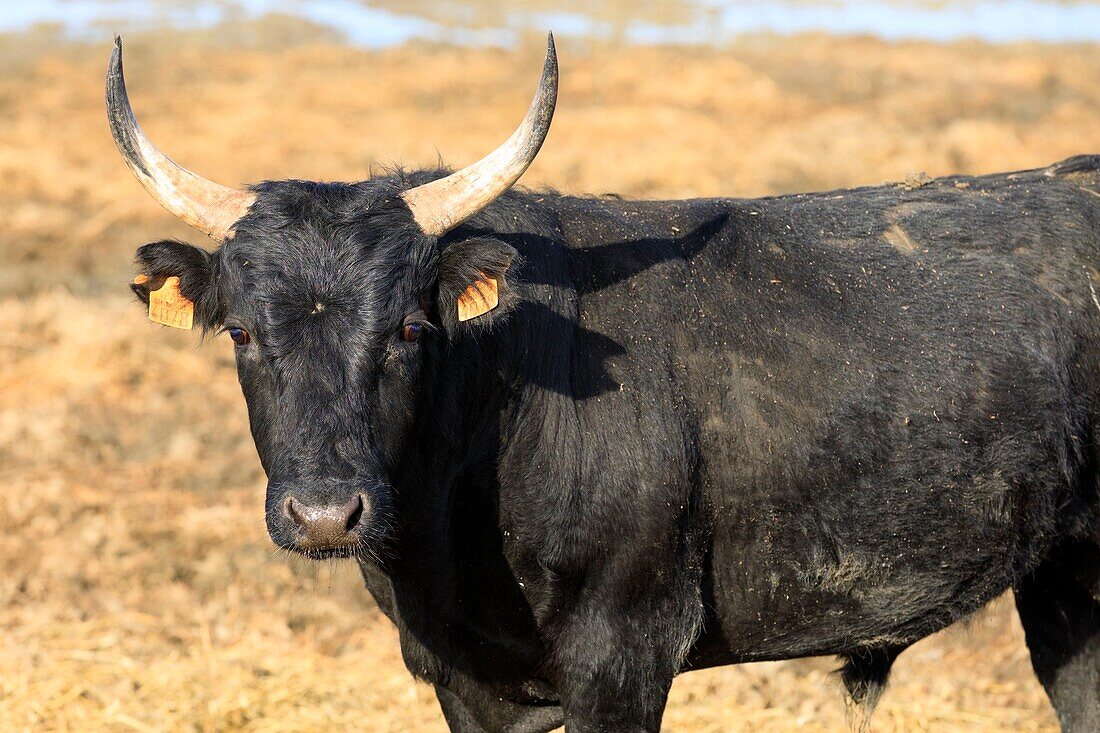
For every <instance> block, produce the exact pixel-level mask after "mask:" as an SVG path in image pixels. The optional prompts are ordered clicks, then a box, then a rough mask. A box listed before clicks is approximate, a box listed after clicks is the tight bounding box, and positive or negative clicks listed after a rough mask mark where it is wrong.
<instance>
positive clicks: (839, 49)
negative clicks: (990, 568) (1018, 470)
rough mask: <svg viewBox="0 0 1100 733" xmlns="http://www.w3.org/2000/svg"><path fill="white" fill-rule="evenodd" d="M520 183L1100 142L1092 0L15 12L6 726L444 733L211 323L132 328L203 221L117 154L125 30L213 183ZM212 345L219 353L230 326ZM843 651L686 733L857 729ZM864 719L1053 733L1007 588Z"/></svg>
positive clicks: (621, 188)
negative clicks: (557, 72) (285, 536)
mask: <svg viewBox="0 0 1100 733" xmlns="http://www.w3.org/2000/svg"><path fill="white" fill-rule="evenodd" d="M547 28H552V29H553V30H554V31H555V34H556V36H557V40H558V51H559V55H560V59H561V72H562V77H561V79H562V81H561V94H560V98H559V105H558V113H557V116H556V118H555V122H554V129H553V130H552V131H551V133H550V137H549V140H548V142H547V144H546V146H545V147H544V148H543V151H542V153H541V155H540V157H539V159H538V161H537V162H536V164H535V165H534V166H533V168H532V169H531V171H530V172H529V173H528V174H527V176H526V177H525V178H524V180H523V184H524V185H526V186H530V187H537V186H540V185H548V186H553V187H556V188H558V189H560V190H562V191H564V192H568V193H580V192H589V193H605V192H611V191H614V192H618V193H621V194H623V195H626V196H631V197H689V196H712V195H727V196H762V195H770V194H780V193H785V192H792V191H803V190H812V189H829V188H835V187H841V186H855V185H863V184H876V183H883V182H888V181H905V180H907V179H912V178H919V177H920V176H921V175H929V176H936V175H942V174H948V173H971V174H977V173H986V172H994V171H1000V170H1006V169H1018V168H1026V167H1035V166H1043V165H1047V164H1049V163H1052V162H1054V161H1056V160H1059V159H1061V158H1065V157H1067V156H1069V155H1072V154H1075V153H1085V152H1088V153H1098V152H1100V53H1097V51H1098V44H1100V3H1095V2H1077V1H1074V0H1062V1H1055V0H1008V1H1006V2H994V1H993V0H937V1H936V2H913V1H908V0H869V1H863V0H832V1H830V0H823V1H822V2H801V1H798V0H781V1H780V2H763V1H762V0H761V1H757V0H744V1H742V2H736V1H730V2H723V1H722V0H665V1H664V2H633V1H630V0H583V1H582V0H530V2H526V3H514V2H509V3H505V2H493V1H490V0H452V1H451V2H442V1H438V2H437V1H434V0H408V1H406V2H401V1H399V0H378V1H376V2H357V1H356V0H319V1H318V2H308V3H307V2H292V1H289V0H282V1H280V0H237V1H232V0H227V1H225V2H219V1H217V0H201V1H199V2H182V1H177V2H171V1H166V2H143V1H141V0H36V2H33V3H14V2H5V3H3V4H2V5H0V632H2V633H0V660H3V661H2V662H0V730H4V731H9V730H10V731H20V730H27V731H31V730H33V731H39V730H77V731H108V730H109V731H125V730H138V731H162V730H165V731H167V730H171V731H178V730H183V731H222V730H247V731H312V730H322V729H325V730H346V729H352V728H356V729H361V730H370V731H437V732H439V731H443V730H445V726H444V724H443V720H442V717H441V716H440V714H439V712H438V709H437V707H436V705H435V702H434V698H433V696H432V694H431V692H430V690H429V689H428V688H426V687H424V686H421V685H416V684H414V683H413V682H412V681H411V679H410V677H409V675H408V673H407V672H406V671H405V669H404V667H403V665H402V663H401V660H400V655H399V651H398V647H397V642H396V635H395V633H394V631H393V630H392V628H391V627H390V625H389V623H388V622H386V621H385V620H384V619H382V618H381V617H380V614H379V613H378V612H377V611H376V610H375V608H374V607H373V605H372V603H371V601H370V600H369V598H368V596H367V594H366V592H365V591H364V590H363V589H362V583H361V581H360V579H359V577H358V572H357V571H356V570H355V569H354V568H353V567H351V566H349V565H348V564H346V563H337V562H334V563H329V564H311V563H307V562H305V561H295V560H288V559H287V558H286V557H283V556H276V555H275V553H274V552H273V548H272V545H271V544H270V542H269V540H268V538H267V535H266V532H265V530H264V524H263V493H264V479H263V476H262V473H261V471H260V468H259V465H258V462H257V460H256V457H255V453H254V449H253V446H252V441H251V438H250V437H249V435H248V428H247V420H246V415H245V409H244V403H243V399H242V398H241V396H240V392H239V388H238V386H237V384H236V378H235V374H234V370H233V360H232V347H231V345H230V343H229V342H228V340H227V339H225V337H217V338H215V337H211V338H209V339H207V340H206V342H205V343H200V341H201V339H200V338H199V336H198V335H197V334H190V333H183V332H179V331H173V330H168V329H162V328H160V327H158V326H154V325H152V324H150V323H149V322H148V321H147V320H146V318H145V317H144V314H143V313H142V309H141V308H140V307H139V306H138V305H136V304H135V303H134V302H132V299H131V298H130V297H129V294H128V291H127V288H126V284H127V282H128V281H129V280H130V278H131V277H132V276H133V274H134V273H133V271H132V269H131V261H132V257H133V251H134V249H135V248H136V247H137V246H139V245H140V244H142V243H144V242H147V241H150V240H153V239H159V238H163V237H179V238H185V239H188V240H190V241H192V242H194V243H196V244H202V245H205V246H210V244H211V243H210V242H208V241H206V240H204V239H203V238H202V237H201V236H200V235H197V234H195V233H193V232H192V231H191V230H189V229H187V228H185V227H184V226H183V225H182V224H179V223H178V222H176V221H175V220H174V219H173V218H172V217H171V216H169V215H168V214H167V213H165V212H163V211H162V210H160V209H159V208H158V207H157V205H156V204H155V203H153V201H152V200H151V199H150V198H149V197H148V196H147V195H146V194H145V193H144V192H143V191H142V189H141V188H140V186H139V185H138V183H137V182H136V181H135V180H134V179H133V178H132V177H131V175H130V174H129V172H128V171H127V170H126V168H125V167H124V165H123V164H122V162H121V160H120V158H119V157H118V154H117V152H116V150H115V148H114V145H113V143H112V141H111V138H110V135H109V133H108V130H107V125H106V121H105V116H104V112H103V102H102V94H103V92H102V88H103V73H104V68H105V65H106V62H107V57H108V55H109V52H110V47H111V37H112V34H113V33H115V32H123V33H124V34H125V35H126V39H127V57H126V58H127V72H128V73H127V77H128V81H129V85H130V93H131V97H132V99H133V102H134V105H135V108H136V110H137V112H138V115H139V117H140V118H141V120H142V122H143V124H144V126H145V129H146V130H147V132H148V133H149V134H150V136H151V137H152V138H153V139H154V140H155V141H156V142H157V144H158V145H160V146H161V147H162V148H163V149H164V150H165V151H166V152H167V153H168V154H169V155H171V156H172V157H173V158H175V159H176V160H177V161H179V162H181V163H182V164H184V165H186V166H188V167H190V168H193V169H194V170H196V171H198V172H199V173H201V174H203V175H205V176H207V177H210V178H212V179H214V180H217V181H219V182H222V183H226V184H230V185H236V184H238V183H242V182H251V181H258V180H262V179H265V178H284V177H300V178H313V179H327V180H355V179H360V178H364V177H367V176H369V175H370V172H371V170H372V169H376V170H377V169H379V168H380V167H381V166H385V165H389V164H393V163H397V164H403V165H406V166H416V165H430V164H434V163H435V162H436V161H437V160H438V159H439V158H440V157H442V159H443V160H444V161H446V162H448V163H450V164H454V165H462V164H465V163H468V162H470V161H471V160H473V159H475V158H477V157H478V156H480V155H481V154H483V153H485V152H486V151H488V150H490V149H492V148H493V147H494V146H495V145H497V144H498V143H499V142H500V141H501V140H503V139H504V137H506V136H507V135H508V134H509V133H510V132H511V130H512V129H513V127H514V125H515V124H516V123H517V122H518V120H519V119H520V117H521V116H522V114H523V112H524V110H525V109H526V106H527V103H528V101H529V99H530V94H531V92H532V90H533V88H534V85H535V82H536V79H537V76H538V72H539V69H540V64H541V56H542V53H543V36H544V33H545V30H546V29H547ZM223 339H225V340H224V342H223ZM835 666H836V663H835V661H834V660H832V659H811V660H798V661H793V662H786V663H777V664H757V665H746V666H742V667H730V668H725V669H719V670H711V671H706V672H698V673H693V674H689V675H686V676H684V677H682V678H680V679H679V680H678V681H677V683H676V686H675V688H674V690H673V694H672V699H671V701H670V705H669V709H668V713H667V716H666V729H667V730H669V731H681V732H689V731H690V732H696V731H726V730H734V729H736V730H744V731H789V730H794V729H798V730H802V731H843V730H846V720H847V711H846V710H845V706H844V702H843V697H842V695H841V688H840V685H839V682H838V681H837V680H836V679H835V678H834V676H833V675H832V674H831V671H832V670H833V669H834V668H835ZM873 729H874V730H876V731H937V732H939V731H978V732H980V733H983V732H992V731H1007V730H1011V731H1053V730H1055V729H1056V725H1055V721H1054V718H1053V715H1052V714H1051V712H1050V710H1049V707H1048V705H1047V703H1046V701H1045V698H1044V697H1043V694H1042V691H1041V690H1040V688H1039V686H1038V685H1037V683H1036V682H1035V681H1034V678H1033V677H1032V674H1031V671H1030V665H1029V662H1028V658H1027V653H1026V650H1025V648H1024V646H1023V643H1022V639H1021V633H1020V629H1019V625H1018V623H1017V621H1016V619H1015V616H1014V613H1013V611H1012V606H1011V599H1009V598H1003V599H1001V600H1000V601H998V602H997V603H995V604H994V605H993V606H992V607H991V608H990V609H989V610H987V611H986V612H984V613H983V614H981V615H979V616H978V617H976V618H974V619H972V620H971V621H969V622H968V623H967V624H965V625H961V626H958V627H955V628H952V629H950V630H948V631H946V632H944V633H942V634H940V635H938V636H936V637H934V638H932V639H929V640H926V641H924V642H922V643H920V644H918V645H916V646H915V647H914V648H913V649H911V650H910V651H908V652H907V653H906V654H905V655H903V656H902V658H901V660H900V661H899V663H898V664H897V665H896V667H895V674H894V677H893V684H892V685H891V687H890V689H889V690H888V692H887V694H886V695H885V697H884V699H883V702H882V703H881V705H880V707H879V709H878V711H877V713H876V716H875V719H874V723H873Z"/></svg>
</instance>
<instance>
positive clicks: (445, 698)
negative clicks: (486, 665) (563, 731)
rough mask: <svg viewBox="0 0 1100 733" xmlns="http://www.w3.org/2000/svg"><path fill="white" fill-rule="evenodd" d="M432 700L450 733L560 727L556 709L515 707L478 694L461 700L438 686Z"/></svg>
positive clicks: (538, 731) (517, 732)
mask: <svg viewBox="0 0 1100 733" xmlns="http://www.w3.org/2000/svg"><path fill="white" fill-rule="evenodd" d="M435 696H436V698H437V699H438V700H439V707H440V708H441V709H442V710H443V718H444V719H445V720H446V721H447V726H448V727H449V728H450V729H451V731H452V733H548V731H552V730H554V729H555V728H557V727H559V726H561V724H562V712H561V708H559V707H534V706H524V705H516V704H515V703H510V702H507V701H504V700H501V699H500V698H498V697H495V696H488V695H481V694H478V693H474V694H472V695H469V696H467V697H466V698H460V697H459V696H458V695H456V694H455V693H453V692H451V691H450V690H447V689H444V688H442V687H439V686H438V685H437V686H436V688H435Z"/></svg>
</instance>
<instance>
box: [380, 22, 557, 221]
mask: <svg viewBox="0 0 1100 733" xmlns="http://www.w3.org/2000/svg"><path fill="white" fill-rule="evenodd" d="M557 99H558V56H557V53H556V52H555V50H554V34H553V33H548V34H547V37H546V63H545V64H544V65H543V67H542V79H541V80H540V81H539V88H538V91H537V92H536V93H535V98H534V100H533V101H532V102H531V107H530V108H529V109H528V110H527V116H526V117H524V118H523V122H522V123H520V126H519V128H518V129H517V130H516V131H515V132H513V133H512V136H511V137H510V138H508V139H507V140H506V141H505V143H504V144H503V145H501V146H500V147H499V148H497V149H496V150H494V151H493V152H491V153H489V154H488V155H486V156H485V157H484V158H482V159H481V160H479V161H477V162H476V163H472V164H471V165H468V166H466V167H465V168H463V169H462V170H459V171H455V172H454V173H452V174H451V175H449V176H447V177H446V178H440V179H438V180H435V181H432V182H431V183H425V184H424V185H423V186H417V187H416V188H410V189H409V190H407V191H405V192H404V193H402V194H401V197H402V198H403V199H405V203H406V204H407V205H408V207H409V210H410V211H412V215H413V218H414V219H415V220H416V223H417V225H419V227H420V230H421V231H422V232H424V234H427V235H428V236H431V237H441V236H443V235H444V234H446V233H447V232H449V231H450V230H452V229H454V228H455V227H456V226H458V225H459V224H461V223H462V222H464V221H466V220H467V219H469V218H470V217H471V216H473V215H474V214H476V213H477V212H479V211H481V210H482V209H484V208H485V207H486V206H488V205H489V204H491V203H492V202H493V201H495V200H496V199H497V198H498V197H499V196H500V195H501V194H503V193H504V192H505V191H507V190H508V189H509V188H511V187H512V184H514V183H515V182H516V181H517V180H519V177H520V176H522V175H523V172H524V171H525V170H527V166H529V165H531V162H532V161H533V160H534V159H535V156H536V155H537V154H538V152H539V148H541V147H542V141H543V140H545V139H546V133H547V132H549V131H550V120H551V119H552V118H553V117H554V104H555V103H556V102H557Z"/></svg>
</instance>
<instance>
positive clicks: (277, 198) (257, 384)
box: [108, 42, 557, 557]
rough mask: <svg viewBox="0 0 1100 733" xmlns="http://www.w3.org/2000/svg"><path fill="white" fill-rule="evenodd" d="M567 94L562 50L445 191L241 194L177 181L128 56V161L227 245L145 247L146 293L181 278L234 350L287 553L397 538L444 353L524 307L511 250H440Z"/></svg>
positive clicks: (153, 188) (482, 246) (210, 325)
mask: <svg viewBox="0 0 1100 733" xmlns="http://www.w3.org/2000/svg"><path fill="white" fill-rule="evenodd" d="M556 78H557V77H556V61H555V58H554V54H553V45H552V42H551V45H550V46H549V49H548V54H547V63H546V67H545V68H544V72H543V80H542V84H541V85H540V88H539V93H538V95H536V98H535V102H534V104H533V105H532V108H531V111H529V112H528V115H527V118H526V119H525V121H524V125H522V126H521V127H520V129H519V130H517V132H516V134H514V135H513V136H512V138H511V139H510V140H509V141H508V142H507V143H505V145H504V146H502V147H501V148H499V149H498V150H497V151H495V152H494V153H492V154H491V155H489V156H488V157H486V158H485V159H483V160H482V161H479V162H478V163H475V164H474V165H472V166H470V167H469V168H466V169H463V170H460V171H458V172H456V173H453V174H451V175H449V176H446V177H438V176H430V175H426V174H420V175H419V177H418V176H414V177H413V179H412V180H409V179H405V178H403V177H401V176H393V177H387V178H380V179H373V180H371V181H367V182H364V183H359V184H327V185H326V184H314V183H308V182H301V181H285V182H276V183H265V184H261V185H259V186H256V187H254V188H252V189H250V190H248V191H233V190H231V189H225V188H223V187H220V186H218V185H217V184H213V183H210V182H209V181H205V180H204V179H201V178H198V177H197V176H195V175H194V174H192V173H190V172H189V171H186V170H183V169H181V168H179V167H178V166H176V165H175V164H174V163H172V162H171V161H170V160H168V159H167V158H166V157H164V156H163V155H162V154H160V153H159V151H157V150H156V148H155V147H153V146H152V144H151V143H150V142H149V141H148V139H147V138H145V136H144V135H143V134H142V133H141V130H140V128H138V127H137V125H136V121H135V120H134V118H133V114H132V112H131V110H130V106H129V102H128V100H127V99H126V92H125V85H124V82H123V80H122V69H121V46H120V45H118V46H116V51H115V55H114V56H113V58H112V64H111V67H110V69H109V71H108V110H109V116H110V120H111V123H112V128H113V130H114V133H115V138H116V142H118V144H119V149H120V150H121V151H122V152H123V154H124V156H126V159H127V162H128V163H129V164H130V167H131V169H132V170H134V172H135V173H136V174H137V175H138V177H139V179H140V180H141V181H142V182H143V183H144V184H145V185H146V188H148V189H149V190H150V192H151V193H153V194H154V196H156V197H157V198H158V200H160V201H161V203H163V204H164V205H165V206H166V207H167V208H169V210H171V211H173V213H176V214H177V215H179V216H180V217H181V218H183V219H184V220H186V221H187V222H188V223H190V224H192V225H194V226H196V227H197V228H199V229H201V230H202V231H204V232H205V233H207V234H209V235H211V236H212V237H215V238H217V239H219V240H221V241H223V242H224V246H222V247H221V248H220V249H219V250H217V251H216V252H214V253H208V252H207V251H205V250H203V249H200V248H198V247H193V246H191V245H188V244H183V243H180V242H169V241H166V242H156V243H153V244H148V245H145V246H144V247H142V248H141V249H140V250H138V264H139V266H140V268H141V273H142V277H141V278H140V280H141V282H139V283H138V284H135V286H134V290H135V292H136V293H137V294H138V296H139V297H140V298H141V299H142V300H144V301H146V302H148V300H149V297H150V293H151V292H152V291H155V290H157V289H159V288H160V287H161V285H162V284H163V283H164V282H165V281H166V280H167V279H168V278H172V277H177V278H179V291H180V293H181V294H182V296H183V297H184V298H185V299H186V300H187V301H190V302H191V303H192V304H193V310H194V318H195V320H196V321H197V323H198V324H200V325H201V326H202V327H203V328H205V329H213V330H218V331H224V332H225V333H226V334H227V337H228V338H229V339H230V340H231V341H232V342H233V344H234V346H233V348H234V351H235V354H236V363H237V373H238V376H239V379H240V383H241V387H242V389H243V390H244V395H245V399H246V401H247V403H248V412H249V419H250V423H251V428H252V434H253V437H254V438H255V441H256V447H257V450H258V452H259V455H260V460H261V462H262V464H263V466H264V469H265V471H266V472H267V476H268V489H267V501H266V517H267V527H268V531H269V533H270V535H271V538H272V539H273V540H274V541H275V542H276V543H277V544H278V545H280V546H282V547H285V548H289V549H292V550H296V551H299V552H302V553H305V554H307V555H310V556H313V557H332V556H349V555H355V554H359V553H361V552H364V551H366V552H372V551H374V550H375V548H376V547H377V545H378V543H380V542H382V541H383V540H384V539H385V538H386V536H387V533H388V530H389V528H390V527H391V526H393V524H394V521H393V520H394V517H393V510H394V497H393V490H392V488H391V487H392V482H393V481H394V475H395V472H396V471H398V470H399V466H400V465H401V464H402V461H405V460H407V457H408V454H409V449H410V443H411V442H412V441H414V433H415V430H414V426H415V425H416V424H417V420H418V417H419V413H420V412H421V406H422V405H424V404H425V403H426V402H429V401H430V395H431V392H432V386H433V385H434V384H435V382H436V376H437V374H438V373H439V370H440V367H441V362H442V360H444V359H445V355H446V353H447V346H448V341H449V340H450V339H454V338H456V337H458V336H460V335H461V332H462V330H464V329H468V328H471V327H480V326H484V325H487V324H490V323H491V322H492V321H493V320H495V319H498V318H500V317H501V316H502V315H503V314H504V313H505V312H506V311H507V309H508V307H509V306H510V301H511V294H510V292H509V291H508V289H507V280H506V274H507V270H508V268H509V267H510V266H511V265H512V263H513V261H514V258H515V255H516V253H515V251H514V250H513V249H512V248H511V247H509V246H508V245H506V244H504V243H503V242H500V241H498V240H495V239H492V238H485V237H478V238H475V239H461V238H454V236H453V235H452V239H454V241H450V242H448V243H447V244H446V245H445V246H444V245H441V243H440V237H442V236H443V235H444V234H446V233H447V232H448V231H450V230H452V229H453V228H454V227H456V226H457V225H458V224H460V223H461V222H462V221H464V220H466V219H468V218H469V217H471V216H473V215H475V214H476V213H477V212H478V211H480V210H481V209H482V208H484V207H485V206H487V205H488V204H490V203H491V202H492V201H493V200H494V199H495V198H497V197H498V196H500V195H501V194H502V193H503V192H504V191H505V190H507V188H509V187H510V186H511V185H512V183H514V181H515V180H516V179H517V178H518V177H519V175H520V174H522V172H523V170H524V169H526V167H527V165H528V164H529V163H530V162H531V160H532V159H533V157H534V154H535V153H536V152H537V151H538V148H539V146H540V145H541V142H542V139H543V137H544V136H545V134H546V131H547V129H548V126H549V121H550V115H551V113H552V110H553V103H554V99H555V97H556ZM413 183H419V184H420V185H412V184H413Z"/></svg>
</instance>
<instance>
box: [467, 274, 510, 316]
mask: <svg viewBox="0 0 1100 733" xmlns="http://www.w3.org/2000/svg"><path fill="white" fill-rule="evenodd" d="M499 303H500V296H499V292H498V290H497V281H496V278H493V277H488V276H486V275H485V274H482V276H481V279H479V280H477V281H475V282H474V283H473V284H472V285H470V287H468V288H466V290H465V291H463V293H462V295H460V296H458V320H459V321H468V320H470V319H471V318H477V317H478V316H481V315H485V314H486V313H488V312H489V311H491V310H492V309H493V308H496V307H497V305H498V304H499Z"/></svg>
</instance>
